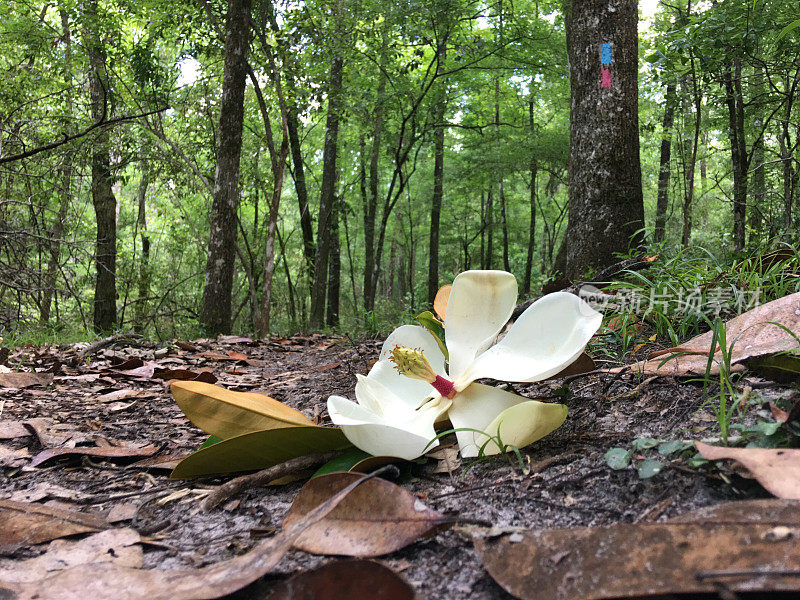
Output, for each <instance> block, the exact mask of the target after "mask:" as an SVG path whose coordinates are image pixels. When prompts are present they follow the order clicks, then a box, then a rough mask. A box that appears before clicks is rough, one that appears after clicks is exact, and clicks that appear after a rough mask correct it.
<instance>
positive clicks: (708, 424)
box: [0, 335, 787, 600]
mask: <svg viewBox="0 0 800 600" xmlns="http://www.w3.org/2000/svg"><path fill="white" fill-rule="evenodd" d="M191 344H192V346H193V348H191V347H190V346H186V345H185V344H184V348H183V349H181V348H179V347H176V346H175V345H174V344H170V345H167V346H166V347H165V346H163V345H161V346H156V345H155V344H152V343H149V342H146V341H142V340H132V341H124V340H119V341H117V342H116V343H115V344H113V345H110V346H109V347H106V348H103V349H100V350H99V351H97V352H96V353H92V354H90V355H88V356H86V357H80V353H81V352H83V351H84V350H85V346H86V345H80V344H76V345H72V346H65V347H61V348H22V349H18V350H16V351H15V352H12V354H11V356H10V357H9V358H8V359H7V360H6V364H7V365H10V366H12V367H13V368H15V369H16V368H20V369H23V370H34V369H35V370H37V371H45V370H50V371H52V372H54V374H55V377H54V380H53V383H52V384H50V385H46V386H40V387H30V388H26V389H22V390H15V389H2V388H0V407H2V408H0V412H1V416H0V419H2V420H14V421H26V420H29V419H36V418H38V419H42V418H44V419H50V420H51V421H50V422H47V421H38V422H36V421H35V422H34V424H36V423H38V426H37V427H36V429H37V430H38V431H39V435H30V436H27V437H21V438H16V439H9V440H4V441H3V442H2V444H3V445H4V446H6V448H10V449H14V450H16V449H27V450H28V451H29V452H30V454H31V455H32V456H33V455H36V454H37V453H38V452H39V451H41V450H42V449H43V448H45V447H70V446H78V447H81V446H84V445H92V444H96V443H97V442H98V440H99V441H100V442H101V443H104V440H109V441H110V443H112V444H117V443H121V444H124V445H127V446H136V447H142V446H147V445H149V444H157V445H159V446H160V447H161V449H160V451H159V452H158V456H166V455H180V454H185V453H188V452H191V451H192V450H194V449H196V448H197V447H198V446H199V445H200V444H201V443H202V442H203V441H204V440H205V438H206V435H205V434H204V433H203V432H201V431H200V430H198V429H197V428H196V427H194V426H193V425H192V424H191V423H190V422H189V421H188V420H187V419H186V418H185V417H184V416H183V414H182V413H181V411H180V409H179V408H178V406H177V405H176V404H175V402H174V401H173V399H172V397H171V395H170V393H169V390H168V387H167V382H166V381H164V380H163V379H157V378H154V377H152V376H147V375H148V374H147V373H144V374H143V375H140V376H131V375H130V374H126V372H125V371H121V370H119V369H118V370H112V369H113V367H112V361H114V362H119V361H121V360H127V359H130V358H135V357H139V358H141V359H143V360H144V361H155V362H156V363H157V364H158V365H160V366H163V367H170V368H184V369H189V370H192V371H193V372H200V371H201V370H206V371H208V372H212V373H213V374H214V375H215V376H216V377H217V378H218V381H217V385H221V386H224V387H227V388H229V389H232V390H239V391H261V392H264V393H266V394H268V395H270V396H272V397H273V398H276V399H277V400H280V401H282V402H285V403H286V404H288V405H290V406H292V407H295V408H297V409H299V410H301V411H302V412H303V413H305V414H306V415H307V416H309V417H311V418H321V419H323V420H324V419H325V418H326V414H325V400H326V399H327V397H328V396H329V395H331V394H339V395H343V396H348V397H351V398H352V397H353V388H354V384H355V375H356V374H357V373H366V372H367V371H368V370H369V367H370V365H371V364H372V362H373V361H374V360H375V359H376V358H377V355H378V353H379V351H380V345H381V342H380V341H379V340H360V341H354V340H350V339H348V338H346V337H325V336H322V335H313V336H295V337H292V338H274V339H271V340H269V341H266V342H262V343H257V342H252V343H251V342H248V341H246V340H243V339H238V340H237V339H236V338H220V339H218V340H196V341H194V342H191ZM231 351H234V352H238V353H241V354H244V355H246V357H247V359H248V360H249V364H246V363H244V362H243V361H241V360H240V361H239V362H236V361H234V360H222V359H220V358H219V357H220V356H223V358H224V357H225V355H228V353H229V352H231ZM203 352H206V353H208V352H212V353H215V355H216V357H215V355H210V356H208V355H207V356H199V355H200V353H203ZM236 356H238V355H236ZM133 372H134V373H142V371H133ZM739 385H740V386H744V385H751V386H752V387H755V388H756V391H754V392H752V393H754V394H755V393H758V394H760V395H761V396H762V397H763V398H764V399H770V398H776V397H778V396H780V395H782V394H785V393H786V392H787V390H786V388H782V387H781V386H779V385H776V384H772V383H769V382H764V381H760V380H754V379H748V378H745V379H743V380H741V381H740V382H739ZM513 387H514V390H515V391H516V392H517V393H520V394H522V395H525V396H529V397H532V398H547V399H550V400H553V401H563V402H565V403H566V404H567V405H568V407H569V417H568V419H567V422H566V423H565V425H564V426H563V427H561V428H560V429H558V430H557V431H555V432H554V433H553V434H551V435H550V436H548V437H547V438H545V439H544V440H541V441H540V442H538V443H536V444H534V445H533V446H531V447H529V448H526V449H525V450H524V451H523V458H524V460H525V461H526V462H527V461H528V460H529V461H530V467H531V468H530V472H529V473H528V474H526V473H525V470H523V469H522V468H521V467H520V465H519V464H518V463H517V462H516V460H515V459H514V460H510V459H509V458H508V457H495V458H492V459H490V460H486V461H484V462H477V463H472V462H470V461H465V462H464V464H462V465H461V466H460V467H459V468H457V469H456V470H455V471H454V472H453V473H446V472H445V473H437V472H435V471H436V470H437V469H436V468H435V467H436V466H437V465H438V464H439V463H437V462H435V461H431V462H430V463H428V464H424V465H414V466H413V468H412V469H411V470H410V471H406V472H405V473H404V475H403V476H402V477H401V479H400V481H399V482H398V483H399V484H400V485H402V486H403V487H405V488H406V489H408V490H410V491H412V492H414V493H416V494H418V495H419V496H420V498H421V499H423V501H424V502H425V503H427V504H428V505H429V506H430V507H431V508H434V509H436V510H438V511H441V512H445V513H449V514H454V515H458V516H459V517H460V518H461V519H462V520H463V522H464V525H462V526H459V527H456V528H454V529H451V530H449V531H446V532H444V533H440V534H437V535H435V536H433V537H431V538H428V539H424V540H421V541H419V542H417V543H415V544H412V545H411V546H409V547H407V548H405V549H403V550H401V551H398V552H395V553H393V554H391V555H389V556H385V557H382V558H381V559H380V560H381V561H382V562H383V563H384V564H386V565H388V566H389V567H391V568H393V569H394V570H395V571H399V572H401V573H402V574H403V575H404V576H405V577H406V578H407V579H408V580H409V581H410V582H411V583H412V584H413V586H414V587H415V589H416V590H417V593H418V594H419V597H420V598H430V599H440V598H441V599H445V598H446V599H462V598H463V599H467V598H469V599H471V600H479V599H480V600H482V599H486V600H488V599H493V600H495V599H502V598H511V596H509V595H508V594H506V593H505V592H504V591H503V590H502V589H501V588H500V587H499V586H498V585H497V584H496V583H495V582H494V581H493V580H492V579H491V578H490V577H489V575H488V574H487V573H486V572H485V571H484V569H483V568H482V566H481V563H480V560H479V559H478V557H477V555H476V553H475V551H474V549H473V546H472V542H471V539H470V536H469V531H468V530H469V527H470V524H472V526H474V524H475V523H483V524H485V525H492V526H495V527H500V528H503V527H511V526H519V527H526V528H562V527H577V526H596V525H605V524H611V523H617V522H640V521H663V520H666V519H668V518H670V517H674V516H677V515H680V514H682V513H684V512H687V511H689V510H693V509H696V508H699V507H702V506H707V505H712V504H717V503H720V502H723V501H728V500H734V499H743V498H755V497H766V496H768V494H767V493H766V492H765V491H764V490H763V489H762V488H760V487H759V486H758V485H757V484H755V483H753V482H752V481H751V480H746V479H743V478H738V477H735V476H734V477H731V476H726V477H721V476H720V474H719V472H717V471H715V470H713V469H711V468H708V467H698V468H695V467H691V466H689V463H688V462H687V461H686V460H685V459H676V460H672V461H670V460H666V461H665V463H666V466H665V468H664V470H663V471H662V472H660V473H659V474H658V475H656V476H654V477H652V478H650V479H640V478H639V477H638V475H637V472H636V470H635V469H634V468H633V467H629V468H627V469H622V470H612V469H611V468H609V466H608V465H607V464H606V461H605V459H604V455H605V452H606V451H607V450H608V449H609V448H611V447H615V446H623V447H628V448H629V447H630V443H631V441H632V440H634V439H636V438H642V437H650V438H659V439H665V440H670V439H702V438H709V437H713V436H714V435H716V434H717V433H718V429H717V424H716V422H715V419H714V417H713V415H712V414H711V413H710V412H709V410H710V409H708V408H701V405H702V404H703V394H702V391H703V390H702V386H701V385H698V384H696V383H687V382H681V381H676V380H674V379H670V378H659V379H651V380H646V381H644V382H642V381H640V380H638V379H637V378H635V377H633V376H630V375H624V374H623V375H610V374H593V375H587V376H582V377H577V378H572V379H571V380H570V381H568V382H567V383H565V382H564V381H563V380H551V381H546V382H542V383H539V384H525V385H520V384H517V385H514V386H513ZM116 390H135V391H143V392H148V393H149V395H148V396H142V397H128V398H123V399H121V400H118V401H110V402H109V401H105V400H107V399H108V398H107V397H106V398H102V397H101V396H103V395H104V394H108V393H109V392H112V391H116ZM98 436H102V437H98ZM129 462H130V461H129ZM227 479H228V478H213V479H204V480H193V481H181V480H172V479H169V471H168V470H164V469H152V468H150V469H147V468H143V467H141V466H137V465H135V464H134V465H130V464H127V465H126V464H121V463H120V462H111V461H108V460H102V459H97V458H92V457H77V458H76V457H72V458H69V457H68V458H62V459H58V460H55V461H50V462H47V463H45V464H44V465H43V466H42V467H38V468H31V467H29V466H23V467H21V468H19V467H17V468H10V467H0V498H13V499H17V500H24V501H37V502H49V503H51V504H55V505H57V506H62V507H64V506H66V507H68V508H71V509H73V510H82V511H86V512H90V513H100V514H104V515H107V514H109V512H110V511H114V512H113V513H112V515H113V514H115V513H124V512H125V511H127V513H128V514H127V515H126V514H121V517H123V519H122V520H121V521H119V525H120V526H131V527H133V528H135V529H137V530H138V531H139V532H140V533H142V534H143V535H146V536H148V540H149V542H148V543H147V544H146V546H145V568H157V569H166V568H170V569H173V568H188V567H199V566H202V565H206V564H210V563H214V562H217V561H220V560H224V559H227V558H230V557H232V556H234V555H237V554H241V553H243V552H246V551H247V550H248V549H250V548H252V547H253V545H254V544H256V543H257V542H258V541H259V539H263V537H264V536H265V535H270V534H271V532H274V531H275V530H276V529H278V528H280V525H281V522H282V519H283V516H284V514H285V513H286V511H287V510H288V508H289V507H290V505H291V504H292V501H293V499H294V498H295V496H296V495H297V492H298V490H299V489H300V487H301V485H302V482H296V483H291V484H288V485H283V486H271V487H262V488H257V489H249V490H247V491H245V492H244V493H242V494H240V495H239V496H237V497H236V498H234V499H232V500H231V501H230V502H228V503H226V504H225V506H224V508H222V509H217V510H214V511H212V512H210V513H205V512H203V511H201V509H200V503H201V501H202V498H203V493H204V492H205V491H206V490H208V489H210V488H211V487H213V486H215V485H218V484H219V483H221V482H224V481H226V480H227ZM181 490H187V491H188V493H186V494H185V495H183V496H180V495H178V494H174V495H173V494H172V493H173V492H177V491H181ZM124 517H127V519H128V520H125V519H124ZM45 547H46V544H43V545H39V546H34V547H24V548H12V549H8V548H5V549H3V553H4V554H5V558H6V559H9V558H10V559H23V558H28V557H31V556H35V555H37V554H40V553H41V552H43V550H44V548H45ZM0 560H2V559H0ZM330 560H331V558H330V557H321V556H314V555H310V554H307V553H305V552H301V551H291V552H290V553H289V554H287V555H286V556H285V557H284V559H283V560H282V561H281V563H280V564H279V565H278V567H277V568H276V570H275V571H274V572H273V573H272V574H270V575H269V576H267V577H265V578H264V579H263V580H261V581H259V582H257V583H256V584H253V585H252V586H250V587H249V588H246V589H244V590H241V591H240V592H238V593H236V594H234V595H233V596H232V597H234V598H256V597H258V598H263V597H264V595H263V594H264V592H266V591H269V590H270V589H271V588H272V587H274V585H275V584H276V582H278V581H281V580H283V579H285V578H286V577H287V576H288V575H290V574H293V573H295V572H297V571H301V570H305V569H308V568H310V567H314V566H317V565H319V564H322V563H324V562H326V561H330Z"/></svg>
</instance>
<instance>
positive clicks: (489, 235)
mask: <svg viewBox="0 0 800 600" xmlns="http://www.w3.org/2000/svg"><path fill="white" fill-rule="evenodd" d="M493 188H494V186H493V185H489V191H488V193H487V194H486V215H485V217H484V224H485V226H486V257H485V259H484V263H483V268H484V269H491V268H492V265H494V189H493Z"/></svg>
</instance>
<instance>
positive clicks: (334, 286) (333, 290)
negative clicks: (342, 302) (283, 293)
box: [325, 198, 342, 327]
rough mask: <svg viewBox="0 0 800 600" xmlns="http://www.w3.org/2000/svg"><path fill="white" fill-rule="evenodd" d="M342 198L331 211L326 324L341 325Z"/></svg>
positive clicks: (337, 200) (329, 325) (331, 325)
mask: <svg viewBox="0 0 800 600" xmlns="http://www.w3.org/2000/svg"><path fill="white" fill-rule="evenodd" d="M341 211H342V200H341V199H339V198H337V199H336V201H335V202H334V205H333V210H332V211H331V254H330V259H329V260H328V292H327V306H326V309H325V325H327V326H328V327H336V326H337V325H339V299H340V293H341V287H342V246H341V240H340V237H339V218H340V214H341Z"/></svg>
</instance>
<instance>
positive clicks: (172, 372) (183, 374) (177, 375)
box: [153, 368, 217, 383]
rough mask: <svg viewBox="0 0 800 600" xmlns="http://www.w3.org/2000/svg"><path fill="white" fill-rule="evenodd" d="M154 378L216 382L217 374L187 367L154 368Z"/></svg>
mask: <svg viewBox="0 0 800 600" xmlns="http://www.w3.org/2000/svg"><path fill="white" fill-rule="evenodd" d="M153 377H154V378H155V379H163V380H165V381H201V382H203V383H216V382H217V376H216V375H214V374H213V373H211V372H210V371H200V372H195V371H190V370H189V369H159V368H157V369H155V370H154V371H153Z"/></svg>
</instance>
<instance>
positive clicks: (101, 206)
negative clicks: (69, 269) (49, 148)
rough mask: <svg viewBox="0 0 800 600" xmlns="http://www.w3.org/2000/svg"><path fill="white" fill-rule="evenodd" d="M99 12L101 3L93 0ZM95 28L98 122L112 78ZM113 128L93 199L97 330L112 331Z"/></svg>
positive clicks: (93, 89)
mask: <svg viewBox="0 0 800 600" xmlns="http://www.w3.org/2000/svg"><path fill="white" fill-rule="evenodd" d="M90 10H91V12H92V14H94V15H97V3H96V2H92V3H91V4H90ZM99 35H100V32H99V31H94V32H92V33H91V35H90V38H89V39H88V40H87V41H88V44H87V52H88V55H89V68H90V73H89V92H90V95H91V103H92V118H93V119H94V121H95V122H97V121H101V120H104V119H106V118H107V117H108V79H107V75H106V68H105V51H104V48H103V46H102V42H101V41H100V39H99ZM109 135H110V132H109V130H108V129H107V128H103V129H101V130H100V131H99V132H98V134H97V135H96V136H95V139H94V143H93V145H92V203H93V204H94V213H95V217H96V220H97V242H96V246H95V261H96V263H95V264H96V269H97V278H96V280H95V288H94V330H95V331H96V332H98V333H99V332H108V331H111V330H112V329H114V326H115V325H116V324H117V199H116V198H115V197H114V191H113V189H112V186H113V178H112V176H111V158H110V141H109Z"/></svg>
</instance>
